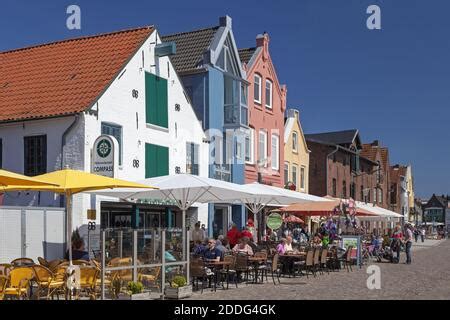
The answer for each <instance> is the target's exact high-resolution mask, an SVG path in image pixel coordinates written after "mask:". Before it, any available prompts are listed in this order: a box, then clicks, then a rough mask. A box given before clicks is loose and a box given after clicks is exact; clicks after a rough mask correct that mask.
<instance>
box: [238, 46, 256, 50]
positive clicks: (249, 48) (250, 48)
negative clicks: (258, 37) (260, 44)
mask: <svg viewBox="0 0 450 320" xmlns="http://www.w3.org/2000/svg"><path fill="white" fill-rule="evenodd" d="M256 48H257V47H248V48H240V49H238V51H241V50H253V49H256Z"/></svg>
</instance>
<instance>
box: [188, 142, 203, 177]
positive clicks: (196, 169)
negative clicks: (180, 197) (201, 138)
mask: <svg viewBox="0 0 450 320" xmlns="http://www.w3.org/2000/svg"><path fill="white" fill-rule="evenodd" d="M188 150H189V152H190V156H191V157H190V158H189V157H188ZM196 151H197V153H196ZM199 156H200V145H199V144H198V143H194V142H190V141H186V173H188V174H192V175H196V176H198V175H199V174H200V159H199ZM196 162H197V163H196ZM189 164H190V165H191V170H188V165H189Z"/></svg>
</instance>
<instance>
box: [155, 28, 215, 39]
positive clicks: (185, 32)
mask: <svg viewBox="0 0 450 320" xmlns="http://www.w3.org/2000/svg"><path fill="white" fill-rule="evenodd" d="M219 28H220V26H214V27H207V28H201V29H196V30H191V31H184V32H176V33H171V34H164V35H162V36H161V37H162V38H166V37H173V36H178V35H182V34H188V33H196V32H201V31H206V30H211V29H219Z"/></svg>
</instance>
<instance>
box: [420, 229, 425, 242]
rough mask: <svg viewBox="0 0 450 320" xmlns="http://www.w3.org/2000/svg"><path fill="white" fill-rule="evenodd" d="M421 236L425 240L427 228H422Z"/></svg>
mask: <svg viewBox="0 0 450 320" xmlns="http://www.w3.org/2000/svg"><path fill="white" fill-rule="evenodd" d="M420 238H421V239H422V242H424V241H425V228H422V230H420Z"/></svg>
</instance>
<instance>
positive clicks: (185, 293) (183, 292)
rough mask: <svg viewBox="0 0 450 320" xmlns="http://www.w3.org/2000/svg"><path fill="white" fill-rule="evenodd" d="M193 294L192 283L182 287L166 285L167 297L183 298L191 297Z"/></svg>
mask: <svg viewBox="0 0 450 320" xmlns="http://www.w3.org/2000/svg"><path fill="white" fill-rule="evenodd" d="M191 295H192V285H188V286H184V287H180V288H172V287H166V289H165V297H166V298H170V299H183V298H187V297H190V296H191Z"/></svg>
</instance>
